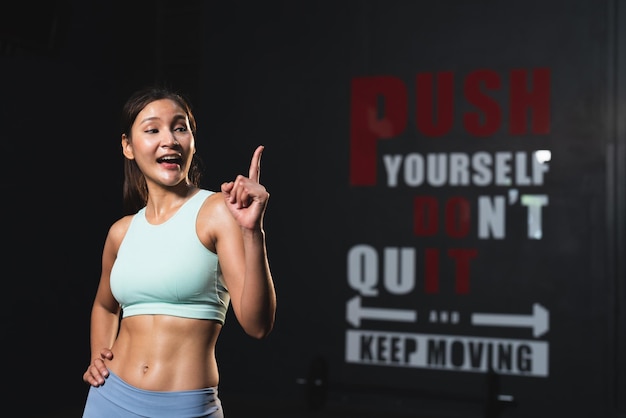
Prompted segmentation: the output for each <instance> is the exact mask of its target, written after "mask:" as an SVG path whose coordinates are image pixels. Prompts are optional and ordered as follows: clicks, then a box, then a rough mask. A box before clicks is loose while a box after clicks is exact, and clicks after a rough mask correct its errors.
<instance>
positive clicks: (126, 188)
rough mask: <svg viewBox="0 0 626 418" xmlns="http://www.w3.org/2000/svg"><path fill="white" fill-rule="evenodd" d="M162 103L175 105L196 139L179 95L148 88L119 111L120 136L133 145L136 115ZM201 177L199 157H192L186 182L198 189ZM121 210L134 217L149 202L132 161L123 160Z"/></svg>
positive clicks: (188, 107) (191, 118)
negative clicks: (162, 100)
mask: <svg viewBox="0 0 626 418" xmlns="http://www.w3.org/2000/svg"><path fill="white" fill-rule="evenodd" d="M161 99H169V100H172V101H174V102H175V103H177V104H178V105H179V106H180V107H181V108H182V109H183V110H184V111H185V114H186V115H187V117H188V118H189V126H190V127H191V133H192V134H193V136H194V137H195V136H196V129H197V128H196V119H195V118H194V116H193V112H192V111H191V104H190V103H189V101H188V100H187V99H186V98H185V97H184V96H183V95H182V94H180V93H177V92H175V91H172V90H169V89H167V88H164V87H148V88H144V89H142V90H139V91H136V92H135V93H133V94H132V95H131V96H130V97H129V98H128V100H127V101H126V103H125V104H124V107H123V108H122V124H121V127H122V134H125V135H126V138H128V141H130V142H132V137H131V131H132V127H133V124H134V123H135V119H136V118H137V115H138V114H139V112H141V111H142V110H143V108H144V107H146V106H147V105H148V104H150V103H152V102H154V101H156V100H161ZM201 174H202V170H201V161H200V157H198V153H194V155H193V157H192V160H191V167H190V168H189V181H191V182H192V184H194V185H195V186H197V187H200V177H201ZM123 198H124V210H125V212H126V213H127V214H131V213H135V212H136V211H137V210H139V209H141V208H142V207H144V206H145V205H146V203H147V202H148V187H147V185H146V179H145V177H144V175H143V173H142V172H141V170H139V167H138V166H137V162H136V161H135V160H129V159H128V158H125V159H124V185H123Z"/></svg>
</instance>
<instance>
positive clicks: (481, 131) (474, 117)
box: [463, 70, 502, 136]
mask: <svg viewBox="0 0 626 418" xmlns="http://www.w3.org/2000/svg"><path fill="white" fill-rule="evenodd" d="M500 84H501V83H500V76H499V75H498V73H496V72H495V71H491V70H479V71H474V72H473V73H471V74H469V75H468V76H467V78H466V79H465V84H464V86H463V90H464V92H465V98H466V99H467V101H468V102H469V103H471V104H473V105H474V106H476V107H477V108H478V109H480V110H482V116H481V114H480V113H478V112H468V113H466V114H464V115H463V125H464V126H465V130H466V131H467V132H469V133H470V134H472V135H474V136H489V135H493V134H495V133H496V132H497V131H498V129H500V126H501V125H502V112H500V105H498V102H496V101H495V100H494V99H493V98H491V97H489V96H488V95H486V94H485V93H483V91H482V90H481V86H482V85H484V86H485V88H486V89H487V90H499V89H500Z"/></svg>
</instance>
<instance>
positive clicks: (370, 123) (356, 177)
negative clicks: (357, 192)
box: [350, 76, 408, 186]
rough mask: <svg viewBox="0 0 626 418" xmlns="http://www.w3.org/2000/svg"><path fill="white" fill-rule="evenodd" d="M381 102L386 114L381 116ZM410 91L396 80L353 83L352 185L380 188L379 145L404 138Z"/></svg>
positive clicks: (364, 79)
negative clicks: (381, 141) (398, 136)
mask: <svg viewBox="0 0 626 418" xmlns="http://www.w3.org/2000/svg"><path fill="white" fill-rule="evenodd" d="M379 99H382V105H383V106H382V107H383V112H382V115H380V114H379V113H381V112H380V110H381V109H380V108H379V106H378V105H379ZM407 106H408V105H407V90H406V86H405V85H404V82H403V81H402V80H400V79H399V78H396V77H387V76H381V77H363V78H354V79H353V80H352V88H351V98H350V109H351V112H350V184H351V185H353V186H371V185H374V184H376V165H377V158H376V156H377V153H376V151H377V147H376V144H377V141H378V140H379V139H389V138H393V137H394V136H397V135H398V134H400V133H401V132H402V131H404V129H405V128H406V124H407V113H408V112H407Z"/></svg>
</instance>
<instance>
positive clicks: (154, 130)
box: [144, 128, 159, 134]
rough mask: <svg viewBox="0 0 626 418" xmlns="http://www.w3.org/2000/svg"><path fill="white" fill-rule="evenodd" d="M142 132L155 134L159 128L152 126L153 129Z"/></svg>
mask: <svg viewBox="0 0 626 418" xmlns="http://www.w3.org/2000/svg"><path fill="white" fill-rule="evenodd" d="M144 132H145V133H147V134H157V133H159V130H158V129H156V128H153V129H146V130H145V131H144Z"/></svg>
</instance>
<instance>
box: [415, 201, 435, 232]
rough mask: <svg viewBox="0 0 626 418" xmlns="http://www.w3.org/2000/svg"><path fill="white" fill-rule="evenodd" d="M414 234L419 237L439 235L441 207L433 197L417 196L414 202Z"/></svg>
mask: <svg viewBox="0 0 626 418" xmlns="http://www.w3.org/2000/svg"><path fill="white" fill-rule="evenodd" d="M413 208H414V210H413V233H414V234H415V235H417V236H422V237H428V236H433V235H435V234H436V233H437V229H439V228H438V226H437V224H438V222H439V216H438V214H437V211H438V210H439V205H438V204H437V199H435V198H434V197H432V196H417V197H416V198H415V199H414V200H413Z"/></svg>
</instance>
